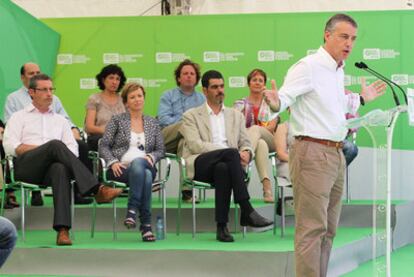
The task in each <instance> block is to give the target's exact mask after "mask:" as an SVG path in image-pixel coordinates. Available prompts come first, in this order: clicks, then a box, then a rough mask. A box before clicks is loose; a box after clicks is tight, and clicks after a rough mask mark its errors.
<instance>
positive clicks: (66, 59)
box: [57, 53, 90, 64]
mask: <svg viewBox="0 0 414 277" xmlns="http://www.w3.org/2000/svg"><path fill="white" fill-rule="evenodd" d="M89 60H90V58H89V57H88V56H86V55H73V54H69V53H66V54H59V55H58V56H57V64H75V63H87V62H88V61H89Z"/></svg>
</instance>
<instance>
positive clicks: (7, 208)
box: [0, 198, 14, 210]
mask: <svg viewBox="0 0 414 277" xmlns="http://www.w3.org/2000/svg"><path fill="white" fill-rule="evenodd" d="M0 204H1V199H0ZM3 208H4V209H6V210H11V209H13V208H14V206H13V205H10V204H9V201H7V198H6V201H5V202H4V206H3Z"/></svg>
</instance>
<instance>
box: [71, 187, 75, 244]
mask: <svg viewBox="0 0 414 277" xmlns="http://www.w3.org/2000/svg"><path fill="white" fill-rule="evenodd" d="M70 184H71V191H70V198H71V199H70V200H71V201H70V203H71V206H70V207H71V212H70V221H71V225H72V228H71V230H70V236H71V239H72V240H74V239H75V232H74V231H73V230H74V225H75V183H74V181H71V182H70Z"/></svg>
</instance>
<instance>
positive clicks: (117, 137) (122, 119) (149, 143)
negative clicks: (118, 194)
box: [99, 112, 165, 166]
mask: <svg viewBox="0 0 414 277" xmlns="http://www.w3.org/2000/svg"><path fill="white" fill-rule="evenodd" d="M143 121H144V134H145V153H146V154H147V155H150V156H151V158H152V160H153V161H154V164H155V163H156V162H158V161H159V160H160V159H161V158H163V157H164V154H165V148H164V141H163V138H162V134H161V128H160V125H159V124H158V121H157V120H156V119H155V118H152V117H150V116H146V115H144V116H143ZM130 141H131V116H130V114H129V112H126V113H121V114H117V115H114V116H112V118H111V120H110V121H109V122H108V124H107V125H106V128H105V133H104V135H103V137H102V139H101V141H100V143H99V155H100V156H101V157H102V158H103V159H104V160H105V162H106V163H107V165H108V166H110V165H111V164H113V163H115V162H118V161H120V160H121V158H122V156H123V155H124V154H125V153H126V152H127V150H128V148H129V143H130Z"/></svg>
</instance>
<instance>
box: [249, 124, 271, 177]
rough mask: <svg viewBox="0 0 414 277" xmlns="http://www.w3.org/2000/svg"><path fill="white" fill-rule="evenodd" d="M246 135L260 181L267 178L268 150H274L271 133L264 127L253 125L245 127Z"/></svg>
mask: <svg viewBox="0 0 414 277" xmlns="http://www.w3.org/2000/svg"><path fill="white" fill-rule="evenodd" d="M247 135H248V136H249V140H250V142H251V144H252V148H253V151H254V155H255V164H256V169H257V173H258V174H259V178H260V181H263V179H265V178H267V179H269V180H270V178H269V173H268V171H267V169H268V164H269V151H270V152H273V151H275V143H274V138H273V135H272V134H271V133H270V132H269V131H268V130H267V129H266V128H264V127H261V126H258V125H253V126H251V127H250V128H248V129H247Z"/></svg>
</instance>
